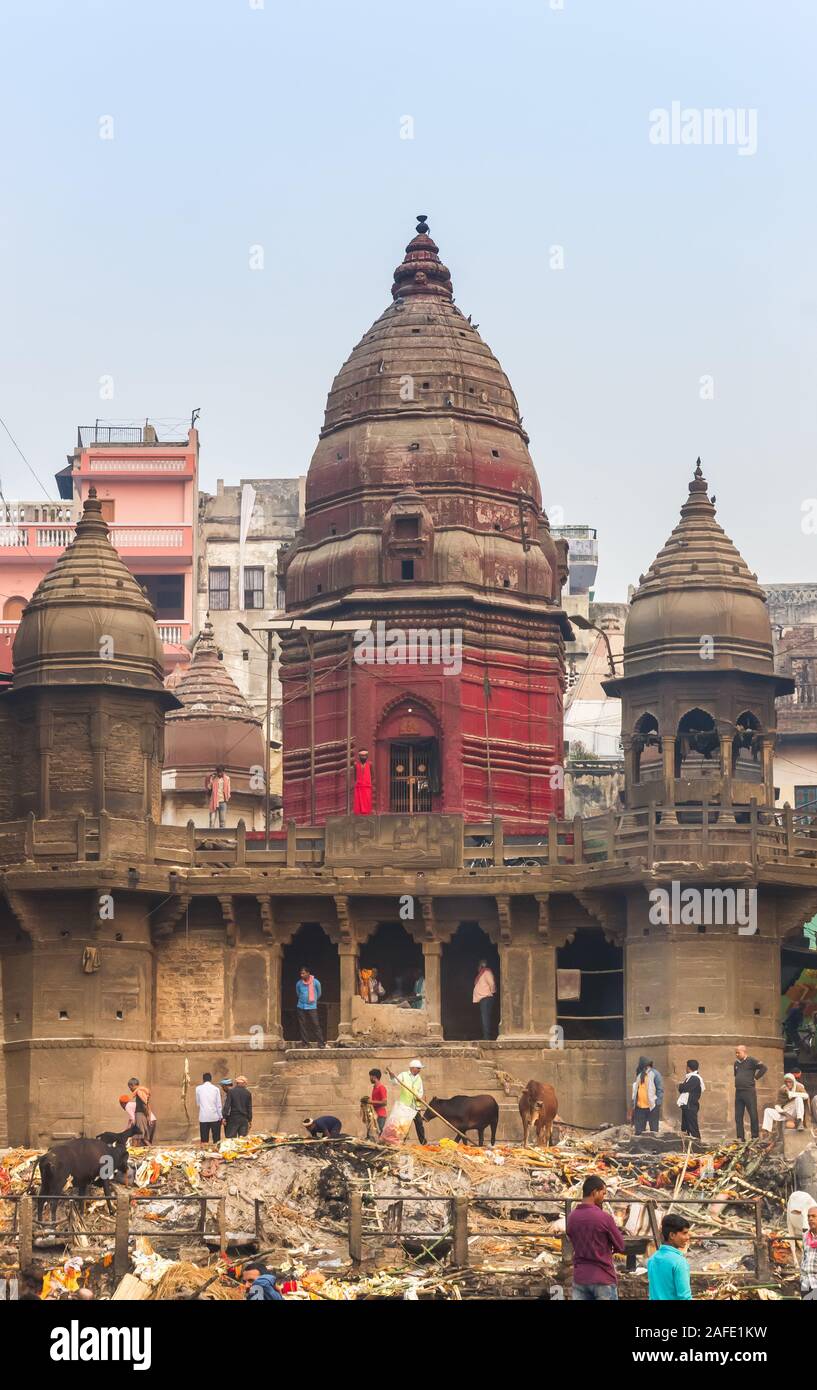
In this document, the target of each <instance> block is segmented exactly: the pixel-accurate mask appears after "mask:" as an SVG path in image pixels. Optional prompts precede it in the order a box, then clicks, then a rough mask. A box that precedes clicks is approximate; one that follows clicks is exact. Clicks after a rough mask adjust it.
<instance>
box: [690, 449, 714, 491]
mask: <svg viewBox="0 0 817 1390" xmlns="http://www.w3.org/2000/svg"><path fill="white" fill-rule="evenodd" d="M689 491H690V493H692V494H693V495H695V494H700V495H702V496H704V497H705V496H706V494H707V492H708V491H709V484H708V482H707V481H706V478H705V477H704V471H703V469H702V467H701V460H700V456H699V457H698V459H697V462H696V464H695V472H694V474H693V475H692V482H691V483H690V485H689Z"/></svg>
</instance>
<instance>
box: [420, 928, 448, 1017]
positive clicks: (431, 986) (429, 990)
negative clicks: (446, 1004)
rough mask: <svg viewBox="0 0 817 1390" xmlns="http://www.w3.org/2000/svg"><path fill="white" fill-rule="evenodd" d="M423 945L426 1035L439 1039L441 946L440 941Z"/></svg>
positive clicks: (427, 942)
mask: <svg viewBox="0 0 817 1390" xmlns="http://www.w3.org/2000/svg"><path fill="white" fill-rule="evenodd" d="M422 945H423V971H424V973H425V981H426V1020H427V1023H428V1036H429V1039H430V1040H438V1041H439V1040H441V1039H442V1036H443V1024H442V992H441V990H440V963H441V961H442V954H443V947H442V942H441V941H424V942H423V943H422Z"/></svg>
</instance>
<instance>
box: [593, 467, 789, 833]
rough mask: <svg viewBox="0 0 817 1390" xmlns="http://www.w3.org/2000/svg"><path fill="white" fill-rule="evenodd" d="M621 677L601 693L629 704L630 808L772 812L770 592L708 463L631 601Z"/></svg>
mask: <svg viewBox="0 0 817 1390" xmlns="http://www.w3.org/2000/svg"><path fill="white" fill-rule="evenodd" d="M623 665H624V670H623V674H622V675H621V676H619V677H617V678H616V679H615V680H610V681H606V682H605V683H604V688H605V690H606V691H607V692H608V694H611V695H619V696H620V697H621V702H622V718H621V727H622V741H623V744H624V752H625V798H626V805H627V808H628V809H629V810H637V809H638V808H639V807H645V806H649V805H650V804H660V805H661V806H662V808H663V809H662V812H661V815H662V819H663V822H664V824H669V823H671V822H672V819H673V817H674V816H677V817H678V818H679V819H680V820H681V823H683V811H684V807H693V806H696V807H700V805H701V803H702V802H708V803H709V804H710V805H713V806H717V807H718V808H719V815H720V817H721V818H722V820H723V821H724V822H726V821H730V820H732V819H733V817H734V816H735V814H736V813H737V815H738V816H741V817H745V815H746V813H747V811H748V808H749V807H750V805H751V802H752V800H755V801H756V802H757V803H758V805H759V806H773V805H774V783H773V774H772V757H773V751H774V740H775V722H776V721H775V703H774V702H775V696H776V695H782V694H786V693H788V691H789V690H790V689H791V682H790V681H789V680H788V678H787V677H782V676H778V675H776V674H775V670H774V660H773V653H772V632H771V624H770V621H769V614H768V611H767V608H766V602H765V596H764V593H763V590H762V589H761V588H760V585H759V584H758V582H757V575H755V574H752V572H751V571H750V569H749V566H748V565H747V564H746V561H745V560H744V559H743V558H742V556H741V555H740V554H739V553H738V551H737V549H736V548H735V546H734V545H733V543H732V541H731V540H730V539H729V537H728V536H727V535H726V534H725V533H724V531H723V530H722V529H721V527H720V526H719V525H718V523H717V521H716V520H715V507H714V504H713V502H712V501H710V498H709V494H708V489H707V483H706V479H705V478H704V476H703V473H702V471H701V461H700V459H698V463H697V466H696V469H695V474H694V476H693V478H692V481H691V482H690V484H689V497H688V498H687V501H686V502H685V503H684V505H683V507H682V508H681V519H680V521H679V523H678V525H677V526H676V527H675V530H674V531H673V532H672V535H671V536H670V538H669V540H668V541H667V543H666V545H664V547H663V548H662V549H661V550H660V551H659V553H658V555H657V556H656V558H655V560H654V561H653V563H652V564H651V565H650V568H649V569H648V571H647V573H646V574H645V575H642V576H641V578H640V581H639V585H638V588H637V589H636V592H635V594H634V595H633V599H632V605H631V608H630V613H629V616H628V618H627V625H626V629H625V637H624V662H623Z"/></svg>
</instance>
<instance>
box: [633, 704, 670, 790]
mask: <svg viewBox="0 0 817 1390" xmlns="http://www.w3.org/2000/svg"><path fill="white" fill-rule="evenodd" d="M633 754H634V758H635V769H634V771H635V781H636V783H639V782H656V781H660V779H661V777H662V775H663V763H662V758H661V736H660V734H659V731H658V720H657V719H656V717H655V715H654V714H642V716H641V718H640V719H637V720H636V724H635V728H634V730H633Z"/></svg>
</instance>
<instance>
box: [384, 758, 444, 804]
mask: <svg viewBox="0 0 817 1390" xmlns="http://www.w3.org/2000/svg"><path fill="white" fill-rule="evenodd" d="M439 790H440V788H439V771H438V759H437V741H436V739H423V740H422V741H419V740H417V741H414V742H411V743H392V744H390V746H389V810H390V811H393V812H395V813H396V814H397V815H413V814H414V813H415V812H417V811H420V812H422V811H430V810H431V800H432V797H433V796H434V795H436V794H438V793H439Z"/></svg>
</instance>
